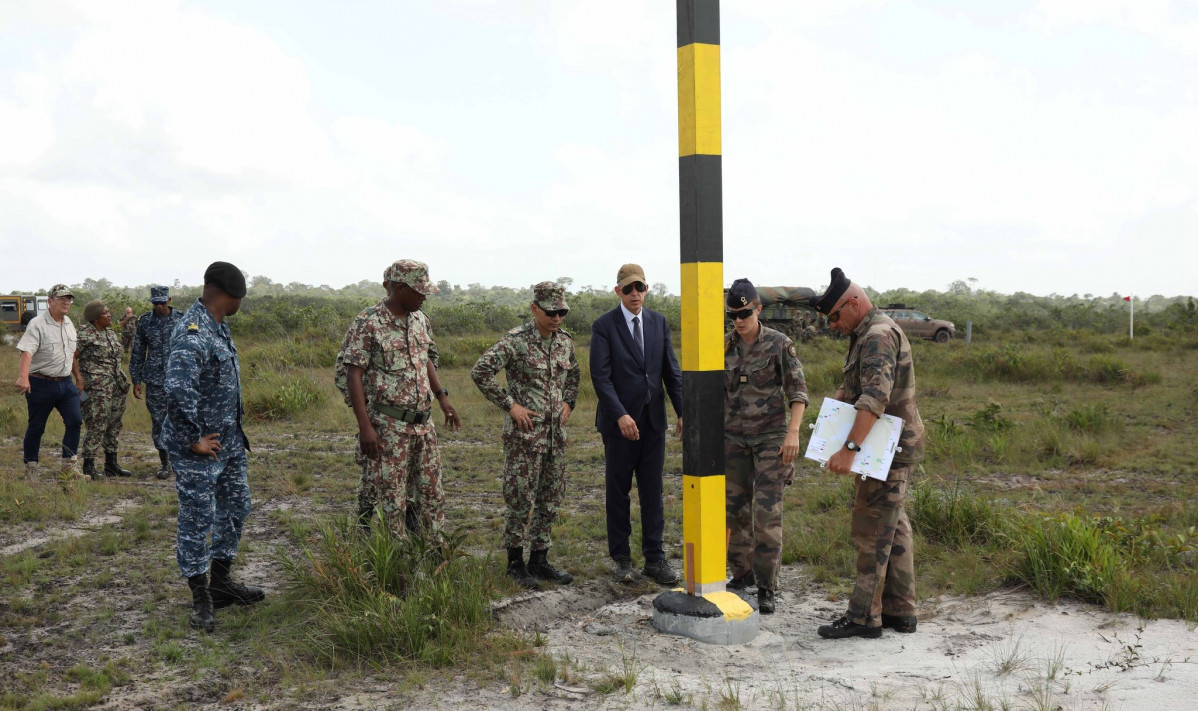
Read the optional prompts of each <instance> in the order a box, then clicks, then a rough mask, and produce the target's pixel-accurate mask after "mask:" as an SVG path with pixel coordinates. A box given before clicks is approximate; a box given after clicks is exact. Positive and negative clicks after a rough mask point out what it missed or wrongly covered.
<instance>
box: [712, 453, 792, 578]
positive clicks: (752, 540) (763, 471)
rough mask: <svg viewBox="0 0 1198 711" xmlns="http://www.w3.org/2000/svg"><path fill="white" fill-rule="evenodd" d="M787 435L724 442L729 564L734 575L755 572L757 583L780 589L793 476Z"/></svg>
mask: <svg viewBox="0 0 1198 711" xmlns="http://www.w3.org/2000/svg"><path fill="white" fill-rule="evenodd" d="M782 439H783V436H782V435H777V436H764V437H738V438H737V439H736V441H733V440H731V439H725V440H724V493H725V510H726V514H727V515H726V517H725V522H726V525H727V527H728V567H729V568H730V569H731V570H732V575H733V576H734V577H740V576H743V575H747V574H748V573H750V572H752V573H753V577H754V578H755V579H756V580H757V585H758V586H759V587H763V588H769V589H770V590H777V589H778V568H779V566H781V564H782V490H783V489H784V488H785V487H786V484H787V482H789V481H790V480H792V479H793V478H794V471H795V467H794V463H793V462H791V463H790V464H783V463H782V455H781V454H779V453H778V450H779V449H780V448H781V447H782Z"/></svg>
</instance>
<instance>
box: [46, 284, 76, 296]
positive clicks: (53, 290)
mask: <svg viewBox="0 0 1198 711" xmlns="http://www.w3.org/2000/svg"><path fill="white" fill-rule="evenodd" d="M64 296H69V297H71V298H72V299H73V298H75V294H73V293H72V292H71V287H69V286H67V285H66V284H55V285H54V286H52V287H50V293H48V294H46V297H47V298H50V299H60V298H62V297H64Z"/></svg>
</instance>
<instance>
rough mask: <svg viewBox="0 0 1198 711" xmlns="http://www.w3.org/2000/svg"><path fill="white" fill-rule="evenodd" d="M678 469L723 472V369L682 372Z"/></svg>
mask: <svg viewBox="0 0 1198 711" xmlns="http://www.w3.org/2000/svg"><path fill="white" fill-rule="evenodd" d="M682 417H683V420H682V421H683V422H684V423H686V426H685V427H684V428H683V431H682V438H683V440H682V472H683V473H684V474H687V475H689V476H712V475H723V473H724V371H722V370H698V371H696V370H684V371H682Z"/></svg>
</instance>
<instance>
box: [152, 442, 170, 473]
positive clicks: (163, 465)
mask: <svg viewBox="0 0 1198 711" xmlns="http://www.w3.org/2000/svg"><path fill="white" fill-rule="evenodd" d="M158 464H159V466H158V471H157V472H155V474H154V476H155V477H156V478H158V479H165V478H167V477H168V476H170V475H171V463H170V460H169V459H167V458H166V450H164V449H160V450H158Z"/></svg>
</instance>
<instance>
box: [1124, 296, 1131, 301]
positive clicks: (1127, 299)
mask: <svg viewBox="0 0 1198 711" xmlns="http://www.w3.org/2000/svg"><path fill="white" fill-rule="evenodd" d="M1123 300H1124V301H1131V297H1130V296H1125V297H1123Z"/></svg>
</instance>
